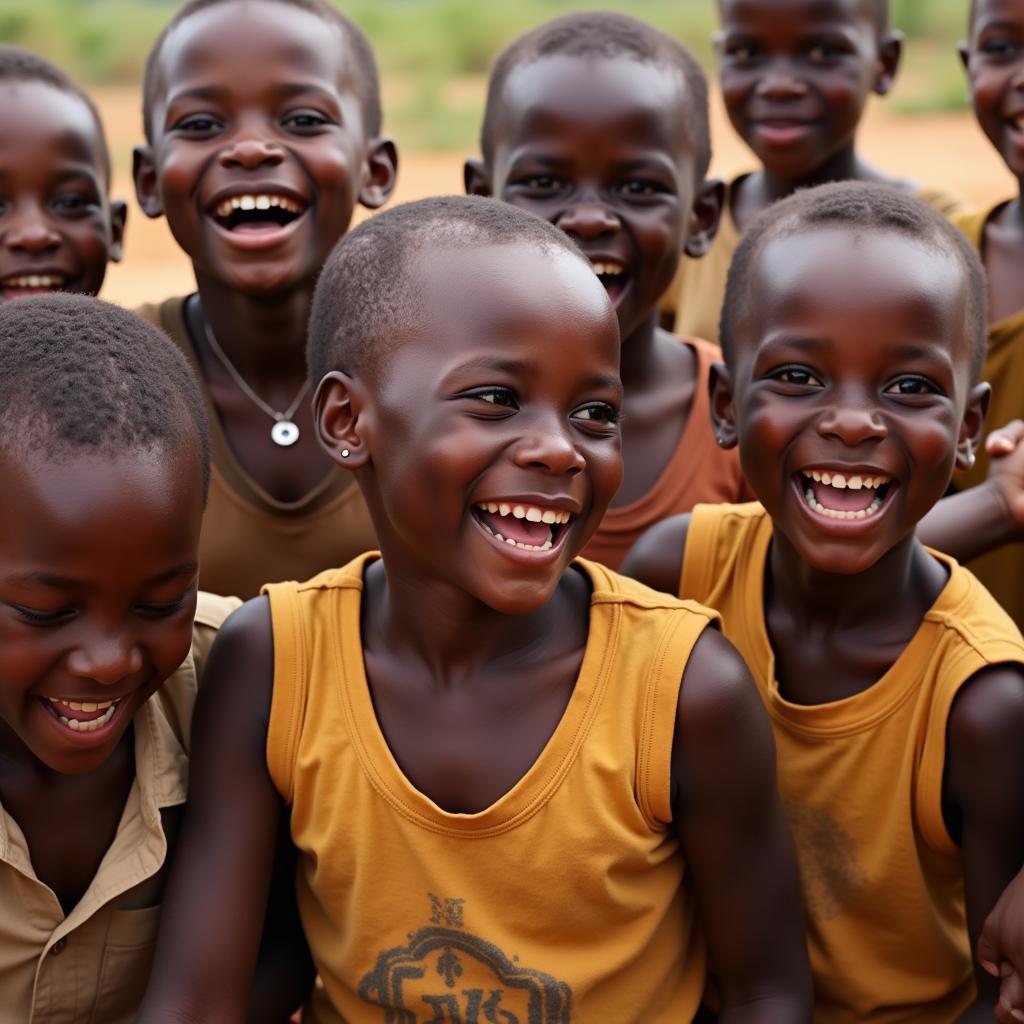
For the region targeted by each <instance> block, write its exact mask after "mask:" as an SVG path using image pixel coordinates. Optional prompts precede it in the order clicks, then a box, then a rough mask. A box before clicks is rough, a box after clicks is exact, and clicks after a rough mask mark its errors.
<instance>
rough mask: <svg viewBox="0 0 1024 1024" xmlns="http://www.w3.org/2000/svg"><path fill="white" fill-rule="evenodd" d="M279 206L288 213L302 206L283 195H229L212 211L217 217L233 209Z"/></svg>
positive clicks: (264, 208)
mask: <svg viewBox="0 0 1024 1024" xmlns="http://www.w3.org/2000/svg"><path fill="white" fill-rule="evenodd" d="M274 206H277V207H280V208H281V209H282V210H285V211H287V212H288V213H295V214H298V213H301V212H302V208H301V207H300V206H299V204H298V203H296V202H293V201H292V200H291V199H288V198H286V197H285V196H274V195H267V194H262V193H261V194H259V195H255V194H254V195H244V196H231V198H230V199H224V200H222V201H221V202H219V203H218V204H217V207H216V210H215V211H214V212H215V213H216V214H217V216H218V217H230V216H231V213H232V211H234V210H269V209H271V207H274Z"/></svg>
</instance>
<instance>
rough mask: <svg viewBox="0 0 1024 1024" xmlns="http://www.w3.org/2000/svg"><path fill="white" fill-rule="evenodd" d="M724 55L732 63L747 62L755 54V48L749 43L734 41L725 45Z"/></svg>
mask: <svg viewBox="0 0 1024 1024" xmlns="http://www.w3.org/2000/svg"><path fill="white" fill-rule="evenodd" d="M725 55H726V57H728V58H729V60H731V61H732V62H733V63H734V64H748V63H750V62H751V61H752V60H753V59H754V58H755V57H756V56H757V50H756V49H755V48H754V46H753V45H751V44H750V43H734V44H732V45H727V46H726V48H725Z"/></svg>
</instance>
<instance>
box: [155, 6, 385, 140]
mask: <svg viewBox="0 0 1024 1024" xmlns="http://www.w3.org/2000/svg"><path fill="white" fill-rule="evenodd" d="M236 2H238V0H188V2H187V3H185V4H184V5H183V6H182V7H181V9H180V10H179V11H178V12H177V13H176V14H175V15H174V17H173V18H171V20H170V21H169V22H168V23H167V24H166V25H165V26H164V27H163V29H162V31H161V32H160V34H159V35H158V36H157V37H156V40H155V41H154V43H153V45H152V47H151V48H150V51H149V55H148V56H147V57H146V67H145V70H144V71H143V77H142V129H143V131H144V132H145V133H146V141H147V142H148V143H150V144H152V142H153V126H152V124H151V119H152V116H153V106H154V104H155V103H156V94H157V88H158V85H159V78H160V54H161V52H162V51H163V48H164V43H165V42H166V41H167V37H168V36H169V35H170V34H171V32H173V31H174V29H175V28H177V27H178V25H180V24H181V23H182V22H183V21H186V20H187V19H188V18H190V17H191V16H192V15H193V14H196V13H197V12H198V11H203V10H206V8H207V7H216V6H219V5H220V4H225V3H236ZM262 2H264V3H278V4H285V5H287V6H289V7H298V8H299V10H302V11H307V12H308V13H310V14H314V15H316V17H318V18H321V19H322V20H323V21H325V22H327V24H328V25H335V26H337V27H338V28H340V29H341V34H342V36H343V38H344V39H345V42H346V44H347V46H348V51H349V55H350V56H351V58H352V63H353V65H354V70H355V73H354V74H353V76H352V78H353V81H354V85H355V92H356V95H357V96H358V97H359V103H360V106H361V107H362V108H363V122H364V125H363V127H364V129H365V131H366V136H367V138H373V137H374V136H377V135H380V130H381V124H382V122H383V117H384V115H383V110H382V107H381V102H380V75H379V73H378V71H377V58H376V57H375V56H374V54H373V47H372V46H371V45H370V40H369V39H368V38H367V37H366V33H365V32H363V30H362V29H361V28H360V27H359V26H358V25H357V24H356V23H355V22H354V21H352V19H351V18H347V17H346V16H345V15H344V14H342V13H341V11H339V10H338V8H337V7H335V6H334V5H333V4H331V3H328V2H327V0H262Z"/></svg>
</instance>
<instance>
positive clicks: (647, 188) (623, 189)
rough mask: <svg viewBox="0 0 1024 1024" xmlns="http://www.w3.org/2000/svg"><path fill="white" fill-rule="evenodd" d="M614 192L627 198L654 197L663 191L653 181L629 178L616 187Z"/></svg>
mask: <svg viewBox="0 0 1024 1024" xmlns="http://www.w3.org/2000/svg"><path fill="white" fill-rule="evenodd" d="M616 191H618V192H620V193H622V194H623V195H627V196H654V195H658V194H659V193H661V192H664V191H665V189H664V188H663V187H662V186H661V185H659V184H658V183H657V182H654V181H646V180H644V179H643V178H630V179H629V180H628V181H624V182H622V183H621V184H620V185H618V186H617V187H616Z"/></svg>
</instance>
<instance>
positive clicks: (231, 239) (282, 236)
mask: <svg viewBox="0 0 1024 1024" xmlns="http://www.w3.org/2000/svg"><path fill="white" fill-rule="evenodd" d="M247 195H268V196H280V197H282V198H284V199H288V200H289V201H291V202H292V203H295V204H296V205H297V206H300V207H302V212H301V213H300V214H298V216H296V218H295V219H294V220H293V221H291V222H290V223H289V224H284V225H281V226H280V227H268V228H266V229H260V230H259V231H230V230H228V229H227V228H226V227H224V225H223V224H221V223H220V221H219V220H218V218H217V213H216V210H217V207H218V206H219V205H220V204H221V203H222V202H224V200H226V199H234V198H236V197H239V196H247ZM311 206H312V204H311V203H310V201H309V200H308V199H307V198H306V197H305V196H303V195H301V194H300V193H298V192H296V191H295V190H294V189H292V188H288V187H287V186H286V185H278V184H275V183H272V182H256V181H247V182H239V183H238V184H233V185H231V186H230V187H227V188H223V189H220V190H218V191H217V192H215V193H214V194H213V196H212V198H211V199H210V200H209V201H208V202H207V203H206V204H205V206H204V210H203V213H204V216H205V217H206V220H207V221H208V222H209V223H210V225H211V226H212V227H213V230H214V232H215V233H216V234H217V235H218V236H219V237H220V238H223V239H224V241H225V242H227V243H228V244H229V245H231V246H232V247H233V248H235V249H240V250H242V251H245V252H262V251H264V250H266V249H274V248H277V247H278V246H279V245H282V244H283V243H285V242H287V241H288V239H290V238H291V236H292V235H294V234H295V233H296V232H297V231H298V230H300V228H301V226H302V225H303V224H304V223H305V220H306V218H307V216H308V215H309V211H310V208H311Z"/></svg>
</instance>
